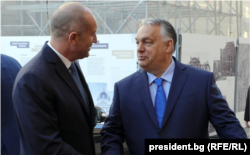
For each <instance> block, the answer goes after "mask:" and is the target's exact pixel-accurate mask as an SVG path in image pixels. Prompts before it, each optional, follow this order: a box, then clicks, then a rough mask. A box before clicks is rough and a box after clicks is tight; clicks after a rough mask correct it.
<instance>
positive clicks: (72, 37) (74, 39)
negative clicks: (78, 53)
mask: <svg viewBox="0 0 250 155" xmlns="http://www.w3.org/2000/svg"><path fill="white" fill-rule="evenodd" d="M77 37H78V34H77V32H71V33H70V34H69V43H70V44H72V45H76V43H77Z"/></svg>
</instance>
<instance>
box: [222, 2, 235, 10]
mask: <svg viewBox="0 0 250 155" xmlns="http://www.w3.org/2000/svg"><path fill="white" fill-rule="evenodd" d="M224 2H226V3H227V4H228V5H229V7H230V11H231V10H234V12H235V13H236V12H237V11H236V10H235V9H234V7H233V6H232V1H230V3H228V2H227V1H224ZM236 9H237V8H236Z"/></svg>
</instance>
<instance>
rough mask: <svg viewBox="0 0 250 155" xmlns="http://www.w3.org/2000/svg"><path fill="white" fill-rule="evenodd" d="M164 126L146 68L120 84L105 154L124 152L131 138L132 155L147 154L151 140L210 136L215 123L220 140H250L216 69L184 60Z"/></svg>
mask: <svg viewBox="0 0 250 155" xmlns="http://www.w3.org/2000/svg"><path fill="white" fill-rule="evenodd" d="M174 60H175V71H174V75H173V80H172V84H171V88H170V92H169V96H168V100H167V105H166V110H165V114H164V117H163V122H162V128H161V129H159V128H158V125H157V119H156V114H155V110H154V107H153V103H152V100H151V95H150V91H149V85H148V79H147V75H146V72H145V71H143V70H139V71H137V72H136V73H134V74H132V75H130V76H128V77H126V78H125V79H123V80H121V81H119V82H117V83H116V84H115V87H114V99H113V103H112V105H111V107H110V111H109V115H108V117H107V119H106V121H105V124H104V126H103V128H102V131H101V135H102V141H101V148H102V152H103V155H120V154H123V153H122V142H123V141H124V139H125V140H126V143H127V146H128V149H129V152H130V155H143V154H144V151H145V150H144V143H145V141H144V140H145V139H146V138H149V139H172V138H173V139H176V138H177V139H194V138H202V139H203V138H204V139H206V138H209V134H208V124H209V121H211V123H212V124H213V126H214V127H215V129H216V131H217V133H218V136H219V138H247V137H246V133H245V131H244V129H243V128H242V127H241V125H240V123H239V121H238V120H237V118H236V117H235V114H234V113H233V111H232V110H230V109H229V106H228V104H227V102H226V101H225V100H224V99H223V97H222V95H221V92H220V90H219V89H218V87H217V86H216V83H215V79H214V75H213V73H210V72H207V71H203V70H200V69H197V68H194V67H191V66H187V65H184V64H181V63H180V62H178V61H177V60H176V59H175V58H174Z"/></svg>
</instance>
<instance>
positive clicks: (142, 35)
mask: <svg viewBox="0 0 250 155" xmlns="http://www.w3.org/2000/svg"><path fill="white" fill-rule="evenodd" d="M155 28H156V27H154V26H151V25H143V26H142V27H141V28H140V29H139V30H138V32H137V34H136V36H135V39H136V40H139V39H146V38H151V37H152V33H153V32H155Z"/></svg>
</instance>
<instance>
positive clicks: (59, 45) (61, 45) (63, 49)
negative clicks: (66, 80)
mask: <svg viewBox="0 0 250 155" xmlns="http://www.w3.org/2000/svg"><path fill="white" fill-rule="evenodd" d="M50 44H51V46H52V47H53V48H54V49H55V50H56V51H57V52H58V53H60V54H61V55H63V56H64V57H65V58H67V59H68V60H69V61H71V62H73V61H74V60H75V59H74V58H72V57H71V55H70V48H69V45H68V43H67V42H66V41H64V40H56V41H55V40H51V41H50Z"/></svg>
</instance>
